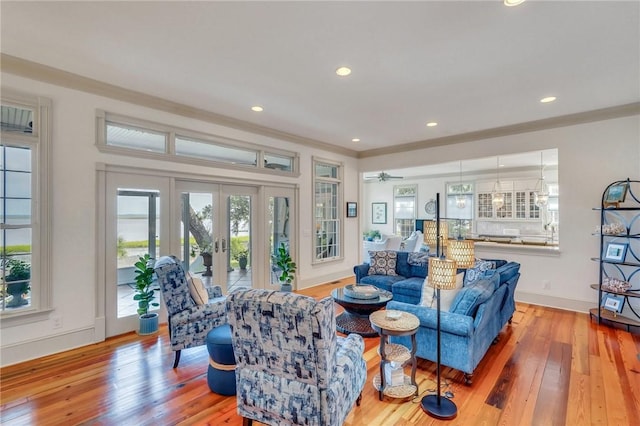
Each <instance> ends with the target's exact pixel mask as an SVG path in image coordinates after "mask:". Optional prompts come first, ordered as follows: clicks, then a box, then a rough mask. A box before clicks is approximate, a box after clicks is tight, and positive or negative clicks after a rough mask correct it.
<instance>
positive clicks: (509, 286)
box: [387, 261, 520, 384]
mask: <svg viewBox="0 0 640 426" xmlns="http://www.w3.org/2000/svg"><path fill="white" fill-rule="evenodd" d="M519 278H520V264H519V263H516V262H506V261H500V262H499V265H498V267H497V268H496V269H494V270H489V271H487V272H486V273H484V277H483V278H481V279H480V280H478V281H477V282H475V283H474V284H471V285H469V286H465V287H463V288H462V290H460V292H459V293H458V294H457V295H456V297H455V299H454V301H453V303H452V304H451V308H450V310H449V312H445V311H442V312H441V324H440V328H441V340H442V349H441V362H442V364H443V365H446V366H448V367H451V368H455V369H457V370H461V371H462V372H463V373H464V377H465V382H466V383H467V384H471V381H472V376H473V372H474V370H475V369H476V367H477V366H478V364H479V363H480V361H481V360H482V358H483V357H484V355H485V354H486V353H487V350H488V349H489V347H490V346H491V344H492V343H493V342H494V341H496V340H497V338H498V336H499V333H500V331H501V330H502V328H503V327H504V326H505V325H506V324H507V323H510V322H511V318H512V316H513V313H514V312H515V300H514V292H515V288H516V285H517V283H518V279H519ZM387 309H396V310H399V311H404V312H409V313H412V314H414V315H415V316H417V317H418V319H419V320H420V327H419V328H418V332H417V334H416V344H417V350H416V356H418V357H419V358H424V359H428V360H429V361H433V362H436V361H437V358H436V357H437V354H436V349H437V347H436V343H437V333H436V324H437V310H436V309H433V308H430V307H427V306H420V305H416V304H411V303H405V302H401V301H396V300H392V301H391V302H389V303H388V304H387ZM390 340H391V342H392V343H398V344H401V345H404V346H406V347H408V348H410V347H411V340H410V338H409V337H407V336H393V337H391V339H390Z"/></svg>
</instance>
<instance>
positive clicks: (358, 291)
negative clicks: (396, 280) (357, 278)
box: [344, 284, 380, 299]
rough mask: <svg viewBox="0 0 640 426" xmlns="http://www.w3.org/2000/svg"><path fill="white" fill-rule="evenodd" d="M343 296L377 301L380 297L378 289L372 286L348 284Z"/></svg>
mask: <svg viewBox="0 0 640 426" xmlns="http://www.w3.org/2000/svg"><path fill="white" fill-rule="evenodd" d="M344 294H345V296H348V297H351V298H353V299H377V298H378V297H379V296H380V293H379V292H378V288H377V287H375V286H372V285H353V284H349V285H348V286H346V287H345V288H344Z"/></svg>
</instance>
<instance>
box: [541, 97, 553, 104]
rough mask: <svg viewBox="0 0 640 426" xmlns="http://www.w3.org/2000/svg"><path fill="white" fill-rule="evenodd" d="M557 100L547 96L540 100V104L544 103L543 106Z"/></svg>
mask: <svg viewBox="0 0 640 426" xmlns="http://www.w3.org/2000/svg"><path fill="white" fill-rule="evenodd" d="M555 100H556V97H555V96H547V97H546V98H542V99H540V102H542V103H543V104H546V103H549V102H553V101H555Z"/></svg>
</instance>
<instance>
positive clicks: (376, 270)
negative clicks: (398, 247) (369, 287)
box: [369, 250, 398, 275]
mask: <svg viewBox="0 0 640 426" xmlns="http://www.w3.org/2000/svg"><path fill="white" fill-rule="evenodd" d="M369 256H370V258H371V266H370V267H369V275H398V274H396V264H397V263H398V253H397V252H396V251H393V250H383V251H370V252H369Z"/></svg>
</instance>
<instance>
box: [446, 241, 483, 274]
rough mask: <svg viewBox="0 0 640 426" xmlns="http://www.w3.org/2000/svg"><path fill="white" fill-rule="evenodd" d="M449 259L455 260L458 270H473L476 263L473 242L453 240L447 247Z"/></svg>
mask: <svg viewBox="0 0 640 426" xmlns="http://www.w3.org/2000/svg"><path fill="white" fill-rule="evenodd" d="M447 259H450V260H455V261H456V263H457V264H458V268H461V269H467V268H471V267H472V266H473V265H474V264H475V262H476V258H475V247H474V244H473V241H471V240H452V241H451V242H449V246H448V247H447Z"/></svg>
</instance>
